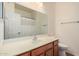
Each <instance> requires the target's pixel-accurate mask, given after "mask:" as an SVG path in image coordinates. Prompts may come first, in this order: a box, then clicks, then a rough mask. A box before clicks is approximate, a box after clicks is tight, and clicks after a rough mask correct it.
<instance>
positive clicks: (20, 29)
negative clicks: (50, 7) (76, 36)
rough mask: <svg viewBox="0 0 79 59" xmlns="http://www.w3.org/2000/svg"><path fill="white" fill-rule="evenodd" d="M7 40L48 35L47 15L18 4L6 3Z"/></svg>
mask: <svg viewBox="0 0 79 59" xmlns="http://www.w3.org/2000/svg"><path fill="white" fill-rule="evenodd" d="M4 10H5V33H4V35H5V39H10V38H17V37H25V36H33V35H41V34H47V29H48V28H47V26H48V23H47V15H46V14H44V13H41V12H38V11H35V10H32V9H30V8H27V7H24V6H22V5H19V4H17V3H11V2H6V3H4Z"/></svg>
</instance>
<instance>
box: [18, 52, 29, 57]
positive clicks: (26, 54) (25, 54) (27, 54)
mask: <svg viewBox="0 0 79 59" xmlns="http://www.w3.org/2000/svg"><path fill="white" fill-rule="evenodd" d="M17 56H30V52H26V53H22V54H19V55H17Z"/></svg>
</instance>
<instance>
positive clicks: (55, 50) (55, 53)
mask: <svg viewBox="0 0 79 59" xmlns="http://www.w3.org/2000/svg"><path fill="white" fill-rule="evenodd" d="M53 45H54V48H53V49H54V56H58V55H59V46H58V40H56V41H54V42H53Z"/></svg>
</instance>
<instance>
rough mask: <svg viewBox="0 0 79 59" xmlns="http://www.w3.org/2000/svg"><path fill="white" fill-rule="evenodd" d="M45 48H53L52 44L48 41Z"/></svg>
mask: <svg viewBox="0 0 79 59" xmlns="http://www.w3.org/2000/svg"><path fill="white" fill-rule="evenodd" d="M45 48H46V50H48V49H51V48H53V44H52V43H49V44H47V45H46V47H45Z"/></svg>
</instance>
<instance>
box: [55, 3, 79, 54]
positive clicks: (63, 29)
mask: <svg viewBox="0 0 79 59" xmlns="http://www.w3.org/2000/svg"><path fill="white" fill-rule="evenodd" d="M71 21H79V3H66V2H65V3H56V34H57V36H58V37H59V38H60V42H62V43H64V44H66V45H67V46H68V47H69V50H70V52H71V53H73V54H75V55H79V46H78V45H79V23H69V24H61V22H71Z"/></svg>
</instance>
